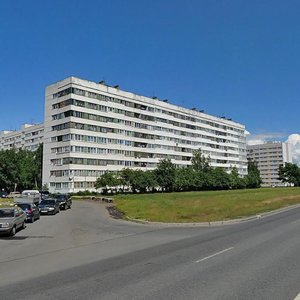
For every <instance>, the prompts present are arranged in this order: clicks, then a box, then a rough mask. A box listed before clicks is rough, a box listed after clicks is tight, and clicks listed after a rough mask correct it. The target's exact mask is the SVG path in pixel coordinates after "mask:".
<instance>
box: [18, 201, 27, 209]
mask: <svg viewBox="0 0 300 300" xmlns="http://www.w3.org/2000/svg"><path fill="white" fill-rule="evenodd" d="M18 206H19V207H21V208H22V209H23V210H25V209H30V204H25V203H19V204H18Z"/></svg>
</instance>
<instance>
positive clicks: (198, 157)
mask: <svg viewBox="0 0 300 300" xmlns="http://www.w3.org/2000/svg"><path fill="white" fill-rule="evenodd" d="M191 162H192V168H193V169H194V170H196V171H202V172H207V171H209V170H210V169H211V167H210V157H205V156H204V155H203V154H202V152H201V149H198V150H195V151H194V152H193V157H192V160H191Z"/></svg>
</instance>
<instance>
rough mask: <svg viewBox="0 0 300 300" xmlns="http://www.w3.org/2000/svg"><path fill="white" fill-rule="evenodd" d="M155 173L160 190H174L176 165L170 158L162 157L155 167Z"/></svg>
mask: <svg viewBox="0 0 300 300" xmlns="http://www.w3.org/2000/svg"><path fill="white" fill-rule="evenodd" d="M155 175H156V180H157V183H158V185H159V186H160V187H161V189H162V191H166V192H171V191H173V190H174V187H175V178H176V166H175V165H174V164H173V163H172V162H171V159H169V158H167V159H162V160H161V161H160V162H159V163H158V165H157V168H156V169H155Z"/></svg>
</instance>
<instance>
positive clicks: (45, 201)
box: [40, 200, 55, 205]
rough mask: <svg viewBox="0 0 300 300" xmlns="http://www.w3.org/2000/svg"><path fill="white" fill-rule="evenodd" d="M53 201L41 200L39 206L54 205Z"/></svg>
mask: <svg viewBox="0 0 300 300" xmlns="http://www.w3.org/2000/svg"><path fill="white" fill-rule="evenodd" d="M54 204H55V200H42V201H41V203H40V205H54Z"/></svg>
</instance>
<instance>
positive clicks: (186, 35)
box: [0, 0, 300, 140]
mask: <svg viewBox="0 0 300 300" xmlns="http://www.w3.org/2000/svg"><path fill="white" fill-rule="evenodd" d="M299 11H300V2H299V1H277V0H272V1H271V0H270V1H263V0H259V1H256V0H252V1H243V0H238V1H237V0H230V1H221V0H218V1H215V0H206V1H204V0H203V1H202V0H195V1H193V0H182V1H179V0H151V1H150V0H147V1H146V0H138V1H135V0H126V1H125V0H122V1H121V0H110V1H104V0H103V1H102V0H98V1H92V0H85V1H81V0H77V1H76V0H74V1H71V0H68V1H67V0H51V1H50V0H43V1H41V0H27V1H22V0H15V1H0V92H1V93H0V103H1V115H0V116H1V118H0V130H4V129H8V130H9V129H17V128H19V127H20V124H22V123H30V122H35V123H37V122H42V121H43V114H44V90H45V86H46V85H48V84H50V83H53V82H56V81H59V80H61V79H63V78H65V77H68V76H71V75H73V76H78V77H80V78H84V79H88V80H92V81H99V80H103V79H104V80H105V81H106V82H107V83H108V84H110V85H115V84H119V85H120V87H121V88H122V89H125V90H128V91H132V92H135V93H137V94H141V95H146V96H150V97H152V96H157V97H158V98H160V99H165V98H167V99H169V101H170V102H172V103H175V104H178V105H182V106H185V107H198V108H199V109H204V110H205V111H206V112H208V113H210V114H213V115H217V116H222V115H225V116H226V117H229V118H232V119H233V120H235V121H238V122H240V123H243V124H245V125H246V128H247V130H248V131H250V132H251V133H252V134H255V135H256V134H260V135H265V136H270V137H272V136H274V137H276V139H277V140H278V139H279V138H282V137H284V136H287V135H289V134H291V133H299V108H300V105H299V95H300V84H299V79H300V60H299V53H300V34H299V32H300V18H299Z"/></svg>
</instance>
